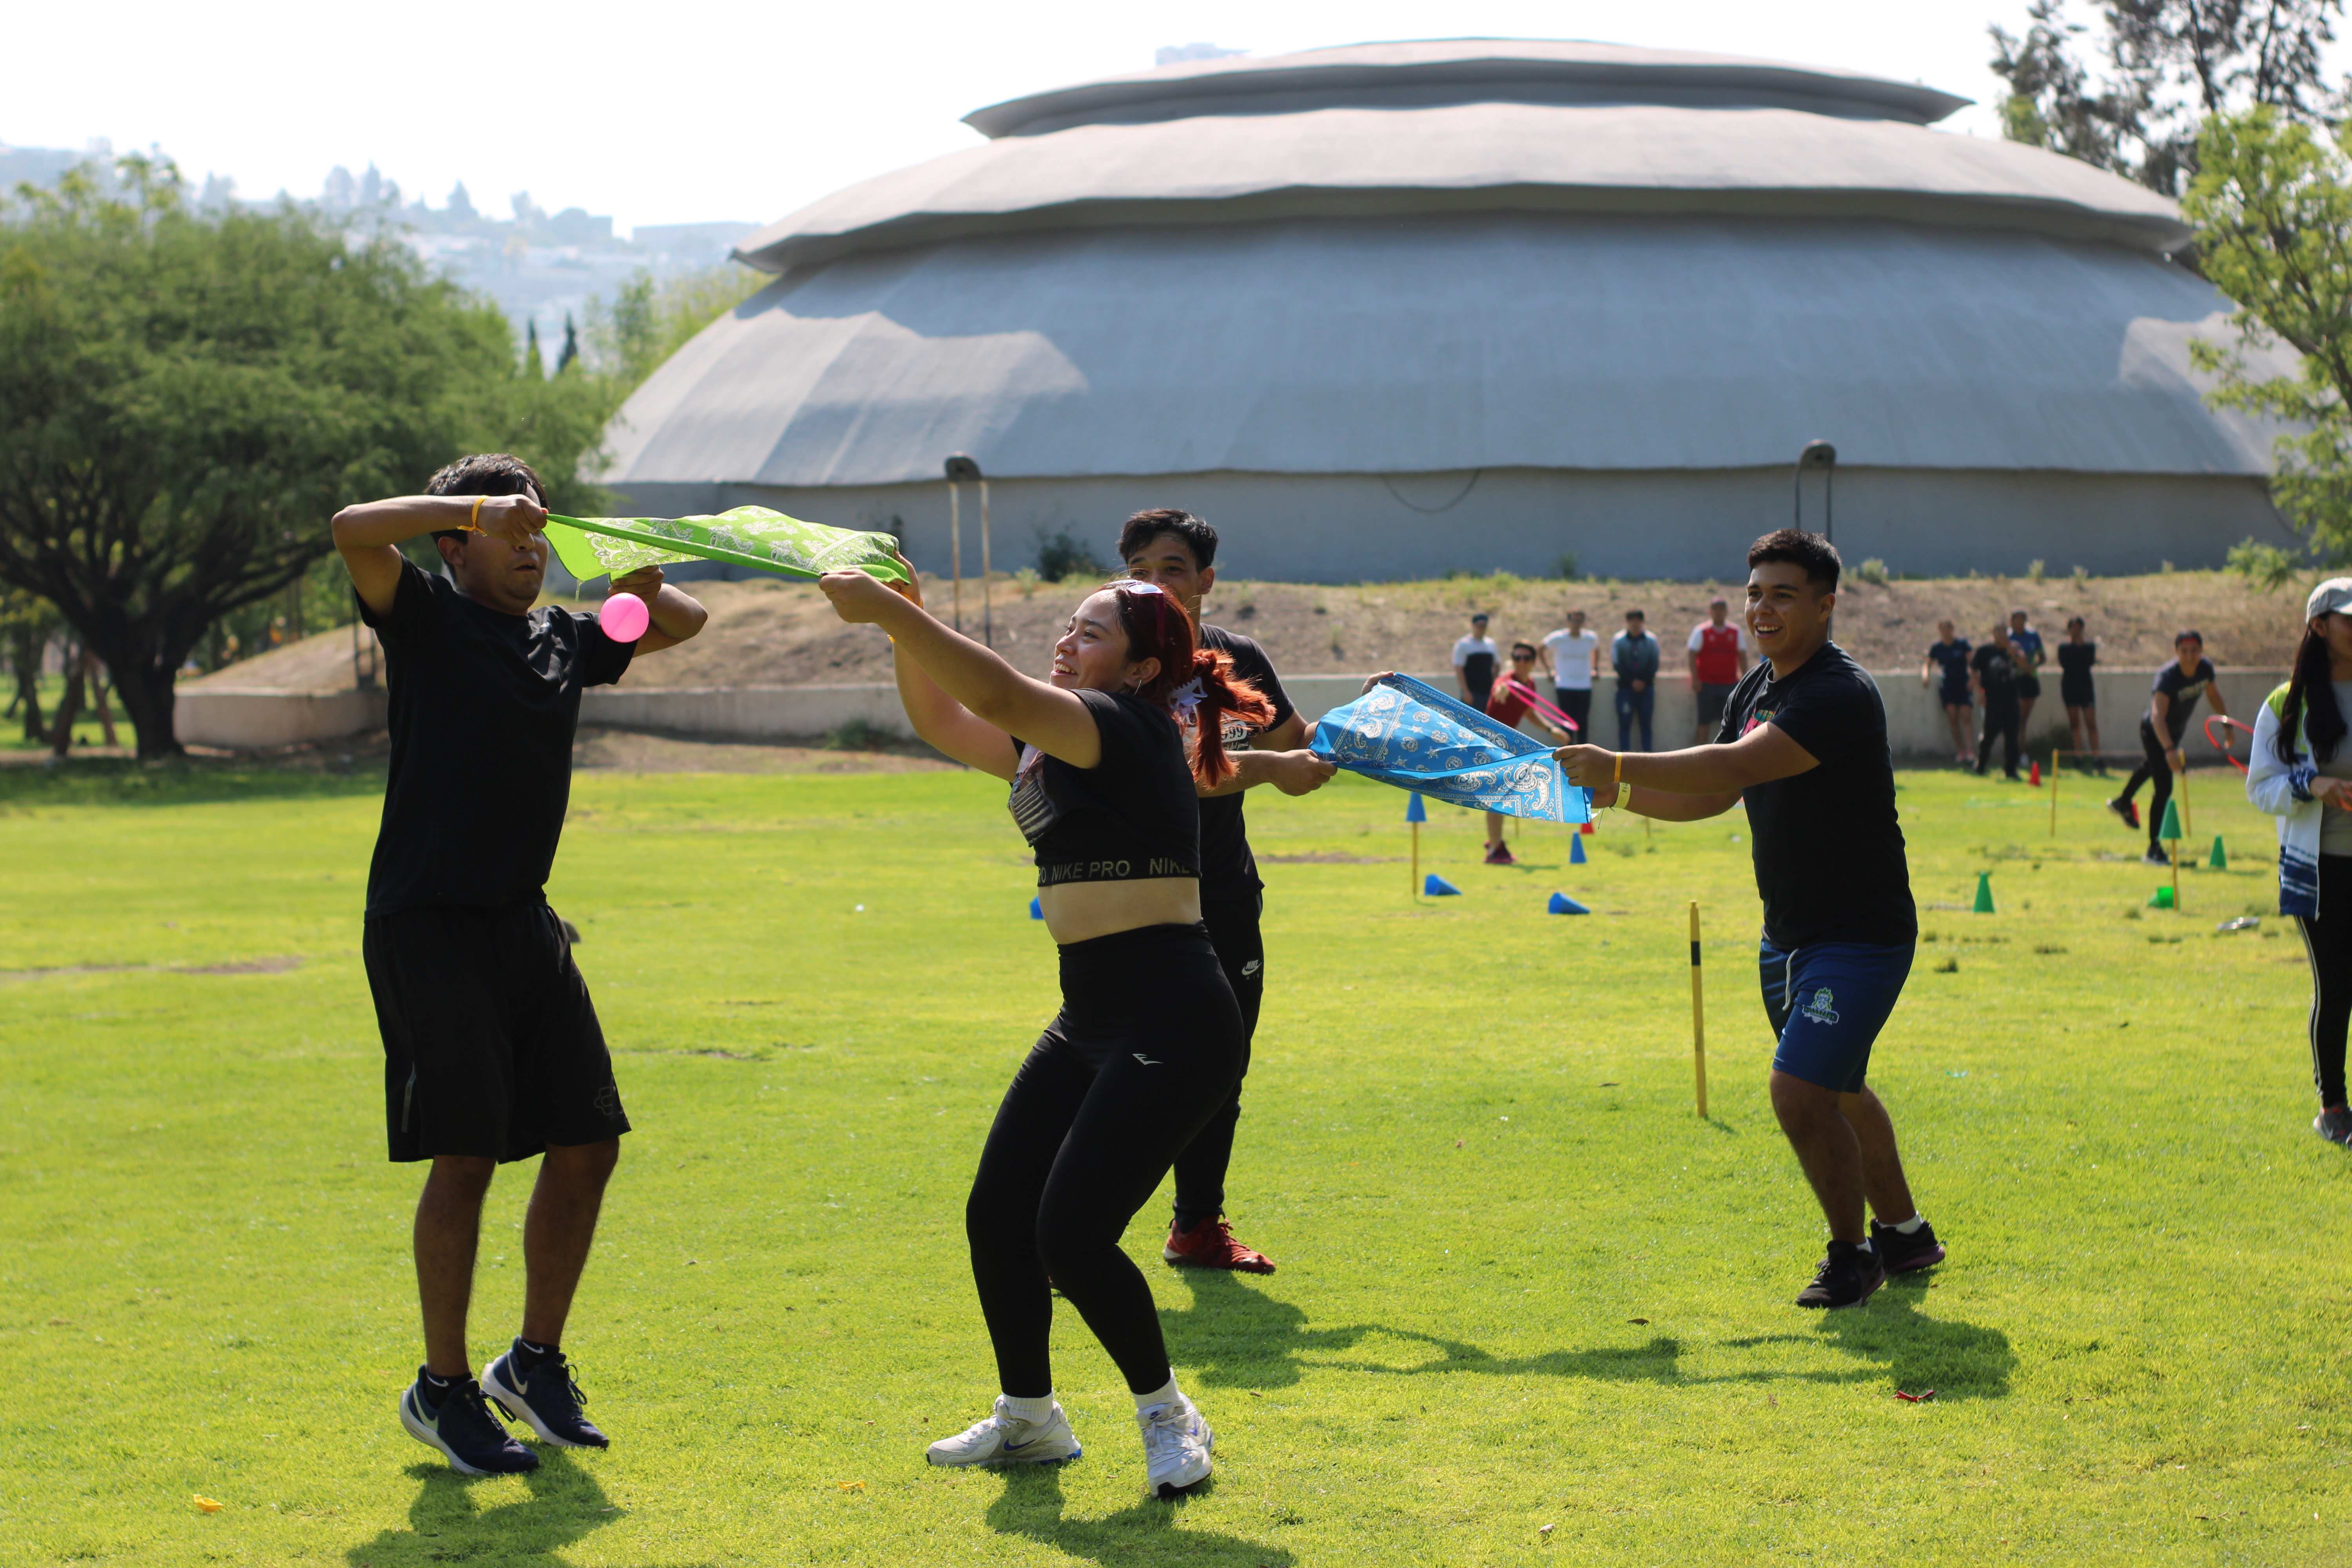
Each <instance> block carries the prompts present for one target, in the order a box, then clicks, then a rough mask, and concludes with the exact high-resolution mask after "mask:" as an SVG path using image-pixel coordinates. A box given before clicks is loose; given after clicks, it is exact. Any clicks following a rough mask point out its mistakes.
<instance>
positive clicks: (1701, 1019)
mask: <svg viewBox="0 0 2352 1568" xmlns="http://www.w3.org/2000/svg"><path fill="white" fill-rule="evenodd" d="M1690 944H1691V1079H1692V1081H1693V1082H1694V1083H1695V1084H1696V1086H1697V1089H1698V1114H1699V1120H1700V1121H1706V988H1705V986H1704V984H1702V983H1701V981H1700V979H1699V955H1698V900H1696V899H1693V900H1691V906H1690Z"/></svg>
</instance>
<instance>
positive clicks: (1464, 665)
mask: <svg viewBox="0 0 2352 1568" xmlns="http://www.w3.org/2000/svg"><path fill="white" fill-rule="evenodd" d="M1501 658H1502V650H1501V649H1500V648H1498V647H1496V646H1495V639H1494V638H1493V637H1488V636H1487V635H1486V612H1485V611H1484V610H1481V611H1479V612H1478V613H1477V614H1476V615H1475V616H1471V617H1470V635H1469V636H1468V637H1464V638H1462V639H1461V640H1460V641H1459V642H1456V643H1455V644H1454V677H1455V679H1458V680H1460V681H1461V683H1462V700H1463V701H1465V702H1467V703H1468V704H1470V706H1471V707H1473V708H1475V709H1477V710H1479V711H1480V712H1484V711H1486V699H1487V697H1488V696H1489V695H1490V694H1491V693H1492V692H1493V691H1494V689H1495V667H1496V664H1497V663H1499V662H1500V660H1501Z"/></svg>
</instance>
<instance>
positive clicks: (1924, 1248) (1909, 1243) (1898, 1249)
mask: <svg viewBox="0 0 2352 1568" xmlns="http://www.w3.org/2000/svg"><path fill="white" fill-rule="evenodd" d="M1870 1250H1871V1251H1873V1252H1875V1253H1876V1254H1878V1262H1879V1267H1881V1268H1885V1270H1886V1272H1888V1273H1889V1274H1908V1273H1910V1272H1911V1271H1912V1270H1913V1269H1914V1268H1933V1267H1934V1266H1935V1265H1937V1264H1938V1263H1941V1262H1942V1261H1944V1244H1943V1243H1942V1242H1940V1241H1937V1239H1936V1227H1935V1226H1932V1225H1929V1224H1928V1223H1927V1221H1926V1220H1924V1219H1923V1220H1921V1221H1920V1222H1919V1228H1918V1229H1917V1230H1915V1231H1913V1232H1912V1233H1911V1234H1910V1235H1908V1236H1906V1235H1904V1234H1903V1233H1902V1232H1901V1231H1899V1230H1897V1229H1895V1227H1894V1226H1891V1225H1881V1224H1879V1223H1878V1222H1877V1221H1876V1220H1872V1221H1871V1222H1870Z"/></svg>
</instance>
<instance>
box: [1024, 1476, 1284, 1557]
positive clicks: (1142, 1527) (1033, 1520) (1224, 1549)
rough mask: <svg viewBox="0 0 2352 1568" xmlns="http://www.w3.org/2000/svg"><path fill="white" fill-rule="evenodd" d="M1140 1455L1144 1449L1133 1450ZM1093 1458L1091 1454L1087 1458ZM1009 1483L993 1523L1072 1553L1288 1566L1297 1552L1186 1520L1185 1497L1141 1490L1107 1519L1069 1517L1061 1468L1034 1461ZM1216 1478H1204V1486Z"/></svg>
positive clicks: (1056, 1548)
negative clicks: (1189, 1526)
mask: <svg viewBox="0 0 2352 1568" xmlns="http://www.w3.org/2000/svg"><path fill="white" fill-rule="evenodd" d="M1132 1457H1137V1456H1130V1458H1132ZM1080 1462H1081V1463H1086V1462H1087V1461H1084V1460H1082V1461H1080ZM1001 1473H1002V1474H1003V1479H1004V1490H1003V1492H1001V1493H999V1494H998V1496H997V1499H996V1500H995V1501H994V1502H993V1503H991V1504H990V1505H989V1509H988V1527H989V1529H991V1530H993V1531H996V1532H997V1533H998V1534H999V1535H1017V1536H1021V1537H1022V1538H1024V1540H1029V1541H1034V1542H1037V1543H1038V1544H1040V1545H1043V1546H1050V1547H1053V1548H1054V1549H1055V1551H1057V1552H1066V1553H1068V1554H1069V1555H1070V1556H1072V1557H1078V1558H1088V1559H1091V1560H1093V1561H1095V1562H1097V1563H1135V1562H1168V1563H1231V1564H1234V1568H1242V1565H1244V1564H1247V1565H1249V1568H1289V1565H1290V1563H1292V1561H1293V1559H1292V1557H1291V1554H1290V1553H1289V1552H1286V1551H1284V1550H1283V1549H1282V1548H1280V1547H1278V1546H1267V1545H1264V1544H1262V1543H1260V1542H1254V1541H1244V1540H1243V1539H1242V1538H1241V1537H1239V1536H1237V1535H1220V1534H1217V1533H1215V1532H1214V1531H1192V1530H1185V1529H1182V1528H1181V1527H1180V1525H1179V1522H1178V1521H1180V1520H1181V1517H1182V1514H1183V1509H1184V1500H1182V1499H1181V1498H1179V1499H1176V1500H1172V1501H1165V1502H1163V1501H1161V1500H1160V1499H1158V1498H1155V1497H1138V1498H1137V1499H1136V1500H1135V1501H1133V1502H1131V1503H1129V1505H1128V1506H1127V1507H1125V1508H1123V1509H1121V1510H1118V1512H1117V1513H1114V1514H1112V1515H1110V1516H1109V1517H1108V1518H1105V1519H1066V1518H1064V1517H1063V1513H1062V1510H1063V1508H1064V1506H1065V1505H1064V1503H1063V1500H1062V1476H1061V1471H1060V1470H1059V1469H1057V1468H1052V1467H1047V1466H1042V1465H1040V1466H1031V1467H1028V1468H1021V1469H1013V1470H1010V1471H1004V1472H1001ZM1213 1485H1215V1482H1214V1480H1213V1479H1212V1480H1210V1481H1208V1482H1204V1483H1203V1489H1206V1488H1207V1487H1209V1486H1213Z"/></svg>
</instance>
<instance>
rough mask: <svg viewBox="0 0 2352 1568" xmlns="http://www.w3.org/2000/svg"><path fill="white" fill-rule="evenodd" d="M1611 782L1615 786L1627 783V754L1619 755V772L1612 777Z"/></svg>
mask: <svg viewBox="0 0 2352 1568" xmlns="http://www.w3.org/2000/svg"><path fill="white" fill-rule="evenodd" d="M1609 782H1610V783H1611V784H1623V783H1624V782H1625V753H1624V752H1618V753H1617V771H1616V772H1615V773H1613V774H1612V775H1611V776H1610V780H1609Z"/></svg>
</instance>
